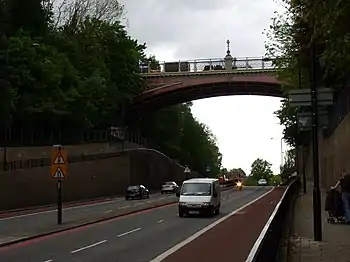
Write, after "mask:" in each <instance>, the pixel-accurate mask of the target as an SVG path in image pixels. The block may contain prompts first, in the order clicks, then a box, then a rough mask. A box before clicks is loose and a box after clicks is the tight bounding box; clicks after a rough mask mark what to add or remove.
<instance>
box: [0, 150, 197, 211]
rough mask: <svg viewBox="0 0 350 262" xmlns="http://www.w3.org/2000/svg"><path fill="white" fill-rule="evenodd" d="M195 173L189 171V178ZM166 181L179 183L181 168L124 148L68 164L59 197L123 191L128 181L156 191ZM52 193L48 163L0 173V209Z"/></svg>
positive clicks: (40, 201) (50, 199) (49, 200)
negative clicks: (66, 176) (93, 158)
mask: <svg viewBox="0 0 350 262" xmlns="http://www.w3.org/2000/svg"><path fill="white" fill-rule="evenodd" d="M196 175H197V174H196V173H194V172H193V173H191V174H190V177H195V176H196ZM167 180H174V181H176V182H178V183H181V182H182V181H183V180H185V174H184V168H183V167H182V166H180V165H179V164H177V163H176V162H174V161H173V160H172V159H170V158H168V157H167V156H165V155H163V154H162V153H160V152H158V151H155V150H147V149H136V150H128V151H125V152H124V153H123V154H121V153H120V152H119V153H113V154H109V155H108V158H104V159H103V158H102V159H98V160H93V161H84V162H76V163H71V164H69V166H68V178H67V179H66V180H65V181H64V182H63V200H64V201H76V200H82V199H92V198H98V197H108V196H115V195H118V194H123V193H124V192H125V188H126V186H127V185H128V184H130V183H141V184H144V185H145V186H146V187H148V188H149V189H151V190H159V189H160V185H161V183H163V182H164V181H167ZM56 196H57V195H56V184H55V181H54V180H53V179H52V178H51V176H50V167H49V166H47V167H36V168H30V169H18V170H14V171H7V172H0V210H8V209H17V208H25V207H31V206H40V205H49V204H54V203H55V202H56Z"/></svg>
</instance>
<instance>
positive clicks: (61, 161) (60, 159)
mask: <svg viewBox="0 0 350 262" xmlns="http://www.w3.org/2000/svg"><path fill="white" fill-rule="evenodd" d="M53 163H54V164H55V165H64V164H66V161H64V158H63V156H62V154H61V152H58V153H57V156H56V159H55V160H54V161H53Z"/></svg>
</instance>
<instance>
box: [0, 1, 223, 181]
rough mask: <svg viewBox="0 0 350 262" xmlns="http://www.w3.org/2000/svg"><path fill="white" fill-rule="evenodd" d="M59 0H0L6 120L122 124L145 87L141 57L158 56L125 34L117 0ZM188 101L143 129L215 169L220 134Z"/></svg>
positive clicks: (64, 127)
mask: <svg viewBox="0 0 350 262" xmlns="http://www.w3.org/2000/svg"><path fill="white" fill-rule="evenodd" d="M61 4H62V5H60V6H59V7H60V8H59V9H57V5H53V4H52V1H50V0H26V1H19V0H3V1H1V2H0V23H1V25H2V29H1V30H0V32H1V34H2V35H1V37H0V72H1V73H2V75H1V77H0V79H1V83H0V84H1V87H2V89H1V93H0V117H1V123H3V122H6V125H9V124H10V125H11V129H12V130H16V129H19V128H21V129H22V130H30V131H34V130H39V131H42V130H44V131H53V132H54V131H79V130H84V129H92V128H94V129H105V128H108V127H110V126H121V125H123V123H124V121H123V111H124V108H127V106H128V104H130V103H131V101H132V100H133V98H134V97H135V96H136V95H137V94H139V93H140V92H142V91H143V89H144V83H143V79H142V78H141V75H140V74H139V62H140V61H143V62H148V63H150V65H151V69H152V70H159V69H160V66H159V62H158V61H157V60H156V58H155V56H150V57H148V58H147V57H146V56H145V54H144V51H145V49H146V46H145V44H139V43H138V42H137V41H136V40H135V39H132V38H131V37H130V36H129V35H128V33H127V31H126V29H125V27H124V26H123V25H122V24H121V19H122V18H123V6H122V5H120V4H119V3H118V1H117V0H73V1H67V0H63V1H62V3H61ZM53 8H56V9H53ZM190 107H191V103H187V104H183V105H177V106H174V107H169V108H166V109H164V110H161V111H159V112H156V113H155V114H154V115H153V116H152V117H150V118H147V119H145V120H142V121H140V123H138V126H139V129H140V130H139V131H140V132H141V134H143V135H144V136H145V137H146V138H148V140H149V141H152V142H153V143H154V145H155V146H156V147H157V148H158V149H159V150H161V151H163V152H164V153H166V154H167V155H169V156H171V157H173V158H176V159H178V160H179V162H181V163H183V164H187V165H189V166H190V167H191V168H192V169H195V170H197V171H200V172H202V173H203V174H206V175H208V176H215V175H216V174H218V173H219V171H220V168H221V158H222V156H221V154H220V152H219V150H218V147H217V143H216V139H215V137H214V136H213V134H212V133H211V132H210V130H209V129H208V127H206V126H205V125H203V124H202V123H200V122H198V121H197V120H196V119H195V118H194V117H193V115H192V113H191V109H190ZM1 128H2V126H1ZM134 131H135V130H134ZM136 131H137V130H136ZM207 167H209V168H210V171H209V172H206V168H207Z"/></svg>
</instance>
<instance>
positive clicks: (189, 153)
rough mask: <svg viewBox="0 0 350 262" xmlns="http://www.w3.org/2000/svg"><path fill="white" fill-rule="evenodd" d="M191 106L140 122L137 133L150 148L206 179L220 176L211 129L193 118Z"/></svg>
mask: <svg viewBox="0 0 350 262" xmlns="http://www.w3.org/2000/svg"><path fill="white" fill-rule="evenodd" d="M191 105H192V104H191V103H186V104H181V105H176V106H172V107H168V108H165V109H163V110H160V111H157V112H155V113H153V115H151V116H150V117H147V118H145V119H142V120H140V121H139V122H138V123H137V125H138V130H140V131H141V133H142V134H143V135H144V136H145V137H147V138H148V139H149V140H150V141H152V142H153V143H154V144H153V145H152V146H153V147H155V148H157V149H159V150H161V151H162V152H164V153H166V154H168V155H170V156H173V157H175V158H176V159H177V160H178V161H179V162H180V163H182V164H184V165H188V166H189V167H190V168H191V169H194V170H197V171H199V172H200V173H202V174H203V175H206V176H213V177H214V176H216V175H217V174H218V173H219V172H220V168H221V160H222V155H221V153H220V152H219V148H218V146H217V141H216V138H215V136H214V135H213V134H212V132H211V131H210V129H209V128H208V127H207V126H205V125H204V124H202V123H200V122H199V121H198V120H196V119H195V118H194V116H193V115H192V113H191Z"/></svg>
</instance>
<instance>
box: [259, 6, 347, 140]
mask: <svg viewBox="0 0 350 262" xmlns="http://www.w3.org/2000/svg"><path fill="white" fill-rule="evenodd" d="M281 2H282V4H283V5H284V6H285V7H286V12H285V13H282V14H281V13H276V16H275V17H274V18H273V20H272V25H271V26H270V30H269V31H268V32H267V37H268V41H267V43H266V47H267V55H270V56H273V57H275V56H279V57H280V58H279V59H278V60H277V62H276V65H277V68H278V69H279V70H278V74H279V77H280V78H281V79H283V80H286V82H288V83H289V85H288V86H284V87H283V88H284V89H290V88H297V87H298V81H299V79H298V73H299V72H300V73H301V86H302V88H309V87H310V85H309V83H310V81H309V75H310V68H311V67H310V64H311V57H310V44H311V41H314V43H315V51H316V59H317V61H318V62H319V63H317V68H316V74H317V82H318V85H325V86H329V87H332V88H334V89H335V90H337V92H340V91H341V90H342V89H343V88H344V86H346V85H348V84H349V80H350V78H349V76H350V74H349V73H350V69H349V67H348V64H349V61H350V55H349V51H350V44H349V42H350V41H346V40H344V39H348V38H350V28H349V27H348V26H347V24H348V22H349V18H348V16H347V15H346V14H347V12H348V11H350V2H349V1H338V2H335V1H332V0H325V1H321V2H319V1H300V0H297V1H294V0H293V1H292V0H281ZM336 96H338V95H337V94H336ZM295 113H296V111H295V110H292V109H290V108H289V106H288V104H287V103H285V102H284V103H283V104H282V106H281V110H279V111H277V112H276V114H277V116H278V117H279V118H280V121H281V124H284V125H285V130H284V136H285V139H286V141H287V142H288V143H289V144H290V145H292V146H293V145H294V144H295V142H296V141H295V140H296V139H295V136H296V123H295Z"/></svg>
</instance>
